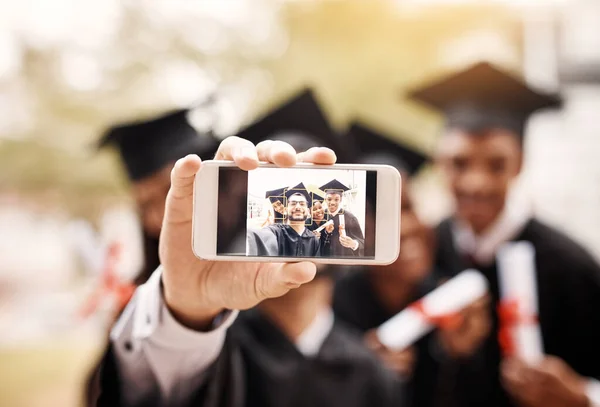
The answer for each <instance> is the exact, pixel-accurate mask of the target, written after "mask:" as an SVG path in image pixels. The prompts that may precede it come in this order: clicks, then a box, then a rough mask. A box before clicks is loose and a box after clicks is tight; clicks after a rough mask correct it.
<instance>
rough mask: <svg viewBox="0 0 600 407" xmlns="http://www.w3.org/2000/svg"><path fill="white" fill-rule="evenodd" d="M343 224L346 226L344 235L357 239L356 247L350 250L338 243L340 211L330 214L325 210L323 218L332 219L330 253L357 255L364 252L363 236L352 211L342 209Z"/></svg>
mask: <svg viewBox="0 0 600 407" xmlns="http://www.w3.org/2000/svg"><path fill="white" fill-rule="evenodd" d="M342 215H344V225H345V227H346V236H348V237H351V238H352V239H354V240H357V241H358V249H356V250H352V249H349V248H347V247H344V246H342V244H341V243H340V228H339V226H340V213H339V212H338V213H337V214H336V215H335V216H332V215H331V214H330V213H329V212H328V211H325V219H326V220H330V219H333V226H334V227H333V232H332V233H331V255H332V256H335V257H359V256H362V255H363V254H364V248H365V247H364V244H365V237H364V235H363V231H362V229H361V228H360V224H359V223H358V219H356V216H354V215H353V214H352V213H350V212H348V211H343V212H342Z"/></svg>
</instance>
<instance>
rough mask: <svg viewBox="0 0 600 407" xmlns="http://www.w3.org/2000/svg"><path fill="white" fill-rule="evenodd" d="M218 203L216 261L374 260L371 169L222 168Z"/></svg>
mask: <svg viewBox="0 0 600 407" xmlns="http://www.w3.org/2000/svg"><path fill="white" fill-rule="evenodd" d="M218 199H219V201H218V222H217V225H218V229H217V255H227V256H258V257H307V258H311V257H312V258H315V257H332V258H354V257H360V258H365V259H373V258H375V228H376V223H377V222H376V213H375V208H376V207H377V206H376V199H377V171H367V170H340V169H310V168H258V169H256V170H252V171H249V172H246V171H242V170H240V169H238V168H232V167H221V168H219V198H218ZM236 225H237V226H236ZM232 226H233V227H237V228H238V229H243V230H240V231H239V233H238V235H239V236H242V237H244V238H241V239H231V233H228V232H225V231H228V230H231V228H232Z"/></svg>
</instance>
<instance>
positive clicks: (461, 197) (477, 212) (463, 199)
mask: <svg viewBox="0 0 600 407" xmlns="http://www.w3.org/2000/svg"><path fill="white" fill-rule="evenodd" d="M521 161H522V150H521V145H520V142H519V139H518V137H517V135H515V134H514V133H512V132H510V131H506V130H489V131H486V132H485V133H482V134H471V133H467V132H463V131H458V130H454V131H450V132H449V134H447V135H445V136H444V137H443V139H442V142H441V145H440V152H439V163H440V165H441V168H442V170H443V171H444V174H445V176H446V178H447V181H448V184H449V186H450V190H451V191H452V194H453V195H454V198H455V200H456V216H457V217H458V218H459V219H461V220H463V221H465V222H467V223H468V224H469V225H470V226H471V228H472V229H473V230H474V231H475V232H476V233H481V232H483V231H484V230H485V229H486V228H488V227H489V226H490V225H491V224H492V223H493V222H494V221H495V220H496V219H497V218H498V216H499V215H500V213H501V212H502V210H503V209H504V204H505V202H506V196H507V194H508V191H509V187H510V184H511V182H512V181H513V180H514V179H515V178H516V176H517V175H518V174H519V172H520V170H521Z"/></svg>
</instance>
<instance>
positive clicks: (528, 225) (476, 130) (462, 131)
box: [411, 63, 600, 407]
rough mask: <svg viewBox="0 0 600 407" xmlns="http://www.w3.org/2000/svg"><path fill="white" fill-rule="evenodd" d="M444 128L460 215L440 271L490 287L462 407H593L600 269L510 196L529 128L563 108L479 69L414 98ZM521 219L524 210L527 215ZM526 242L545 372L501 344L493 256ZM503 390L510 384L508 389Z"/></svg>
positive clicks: (598, 371) (459, 395)
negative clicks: (489, 326)
mask: <svg viewBox="0 0 600 407" xmlns="http://www.w3.org/2000/svg"><path fill="white" fill-rule="evenodd" d="M411 96H412V98H414V99H415V100H417V101H420V102H422V103H425V104H426V105H428V106H430V107H432V108H434V109H436V110H438V111H440V112H441V113H443V114H444V116H445V118H446V128H445V131H444V137H443V138H442V139H441V141H440V144H439V163H440V165H441V168H442V170H443V172H444V173H445V175H446V177H447V180H448V183H449V185H450V188H451V191H452V193H453V195H454V198H455V200H456V212H455V213H454V215H453V216H452V217H451V218H450V219H447V220H445V221H444V222H442V223H441V224H440V226H439V227H438V229H437V238H438V245H437V246H438V253H437V265H438V266H439V268H438V269H439V270H440V271H441V272H444V273H446V274H443V275H438V278H443V277H451V276H453V275H455V274H456V273H458V272H460V271H462V270H463V269H465V268H467V267H474V268H476V269H478V270H480V271H481V272H482V273H484V275H485V276H486V277H487V278H488V280H489V283H490V289H491V292H492V295H493V302H492V306H491V309H490V311H492V312H494V316H495V318H494V321H493V322H494V324H493V330H492V334H491V335H490V337H489V338H488V340H487V341H486V342H485V343H484V345H483V347H482V349H480V350H479V351H478V352H476V353H474V354H472V355H470V357H469V358H465V360H464V362H463V364H462V365H461V366H460V369H459V370H457V372H456V377H457V382H456V383H455V386H454V402H455V403H456V404H455V405H461V406H513V405H514V406H540V407H541V406H557V405H561V406H579V405H582V406H583V405H587V403H588V401H589V400H588V398H589V395H590V392H589V389H591V388H593V386H594V385H593V383H596V384H595V386H596V387H597V386H598V385H597V382H593V381H590V379H593V378H598V377H600V347H599V346H598V344H599V343H600V330H598V329H597V327H598V326H600V313H599V312H598V310H599V309H600V268H599V267H598V264H597V263H596V262H595V261H594V260H593V258H592V257H591V256H590V254H589V253H588V252H587V251H586V250H584V249H583V248H582V247H581V246H579V245H578V244H577V243H575V242H574V241H573V240H571V239H570V238H569V237H567V236H565V235H564V234H563V233H561V232H559V231H557V230H556V229H554V228H552V227H550V226H548V225H546V224H544V223H542V222H540V221H539V220H537V219H536V218H535V217H533V216H532V215H531V214H530V213H526V212H525V211H523V208H516V209H517V210H516V211H512V210H511V208H508V207H507V204H506V196H507V194H508V191H509V189H510V185H511V182H512V181H513V180H514V179H515V178H516V177H517V176H518V174H519V172H520V170H521V166H522V161H523V137H524V129H525V124H526V122H527V120H528V118H529V117H530V115H532V114H533V113H535V112H536V111H538V110H540V109H543V108H551V107H555V106H557V105H558V104H559V99H558V98H557V97H554V96H549V95H544V94H541V93H538V92H536V91H534V90H532V89H530V88H529V87H527V86H526V85H525V84H524V83H523V82H522V81H520V80H519V79H517V78H515V77H513V76H511V75H508V74H506V73H504V72H502V71H501V70H498V69H497V68H495V67H494V66H491V65H489V64H487V63H480V64H477V65H475V66H473V67H471V68H469V69H466V70H465V71H462V72H459V73H456V74H454V75H452V76H450V77H448V78H446V79H443V80H441V81H438V82H435V83H432V84H428V85H426V86H424V87H421V88H420V89H418V90H415V91H414V92H412V93H411ZM519 209H520V210H519ZM509 241H527V242H530V243H531V244H532V245H533V247H534V249H535V266H536V272H537V289H538V296H539V298H538V305H539V323H540V325H541V331H542V336H543V345H544V351H545V353H546V354H547V355H553V356H548V357H546V359H545V360H544V361H543V362H542V363H541V364H540V365H539V366H537V367H527V366H526V365H525V364H523V363H521V362H520V361H518V360H510V359H509V360H505V363H506V365H505V366H504V367H505V368H504V369H502V373H501V369H500V366H501V359H502V357H501V349H500V346H499V343H498V317H497V315H496V312H495V309H496V305H497V303H498V299H499V289H498V285H499V284H498V272H497V265H496V258H495V255H496V253H497V250H498V248H499V246H500V245H501V244H503V243H504V242H509ZM501 383H502V384H501Z"/></svg>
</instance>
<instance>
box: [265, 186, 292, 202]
mask: <svg viewBox="0 0 600 407" xmlns="http://www.w3.org/2000/svg"><path fill="white" fill-rule="evenodd" d="M286 190H287V188H278V189H273V190H272V191H267V192H265V198H267V199H268V200H269V201H271V203H275V202H277V201H280V202H281V203H282V204H284V205H285V202H284V201H285V191H286Z"/></svg>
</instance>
